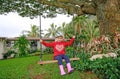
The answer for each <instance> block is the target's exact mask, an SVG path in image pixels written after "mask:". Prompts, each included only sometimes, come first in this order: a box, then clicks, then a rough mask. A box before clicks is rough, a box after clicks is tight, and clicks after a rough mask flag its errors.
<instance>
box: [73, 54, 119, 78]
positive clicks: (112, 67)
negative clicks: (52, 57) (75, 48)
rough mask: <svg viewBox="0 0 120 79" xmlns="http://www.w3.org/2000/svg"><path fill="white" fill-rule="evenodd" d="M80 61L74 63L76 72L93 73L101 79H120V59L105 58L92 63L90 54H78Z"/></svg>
mask: <svg viewBox="0 0 120 79" xmlns="http://www.w3.org/2000/svg"><path fill="white" fill-rule="evenodd" d="M77 54H78V55H77V56H78V57H79V58H80V60H79V61H75V62H72V65H73V66H74V68H75V69H76V70H80V71H92V72H94V73H95V74H97V76H98V78H100V79H120V76H119V74H120V57H118V58H105V57H103V58H102V59H96V60H94V61H90V59H89V58H90V55H89V53H86V52H82V53H77Z"/></svg>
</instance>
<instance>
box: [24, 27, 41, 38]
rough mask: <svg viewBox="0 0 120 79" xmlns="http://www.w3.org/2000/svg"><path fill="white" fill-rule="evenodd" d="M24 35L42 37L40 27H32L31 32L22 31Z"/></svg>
mask: <svg viewBox="0 0 120 79" xmlns="http://www.w3.org/2000/svg"><path fill="white" fill-rule="evenodd" d="M22 34H23V35H26V36H27V37H40V30H39V27H38V26H36V25H31V31H27V30H24V31H22Z"/></svg>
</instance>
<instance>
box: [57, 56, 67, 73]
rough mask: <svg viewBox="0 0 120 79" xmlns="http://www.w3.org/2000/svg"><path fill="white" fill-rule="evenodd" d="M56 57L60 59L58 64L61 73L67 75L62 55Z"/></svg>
mask: <svg viewBox="0 0 120 79" xmlns="http://www.w3.org/2000/svg"><path fill="white" fill-rule="evenodd" d="M55 59H56V60H58V65H59V69H60V73H61V75H65V74H66V73H65V71H64V67H63V65H62V57H61V56H56V57H55Z"/></svg>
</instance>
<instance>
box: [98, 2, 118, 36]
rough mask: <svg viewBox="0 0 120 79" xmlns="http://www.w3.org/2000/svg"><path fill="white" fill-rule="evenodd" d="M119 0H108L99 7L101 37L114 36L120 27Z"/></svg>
mask: <svg viewBox="0 0 120 79" xmlns="http://www.w3.org/2000/svg"><path fill="white" fill-rule="evenodd" d="M119 2H120V1H119V0H106V1H104V2H102V3H99V4H98V5H97V9H96V15H97V18H98V22H99V29H100V34H101V35H103V34H104V35H106V34H110V35H111V34H114V33H115V31H116V30H117V29H118V27H120V8H119Z"/></svg>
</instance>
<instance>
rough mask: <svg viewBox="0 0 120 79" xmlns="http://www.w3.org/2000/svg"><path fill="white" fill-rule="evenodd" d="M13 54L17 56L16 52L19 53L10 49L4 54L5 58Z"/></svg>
mask: <svg viewBox="0 0 120 79" xmlns="http://www.w3.org/2000/svg"><path fill="white" fill-rule="evenodd" d="M12 54H13V55H14V56H15V54H17V53H16V52H15V51H13V50H8V51H7V52H6V53H4V54H3V58H4V59H7V58H8V57H10V56H11V55H12Z"/></svg>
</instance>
